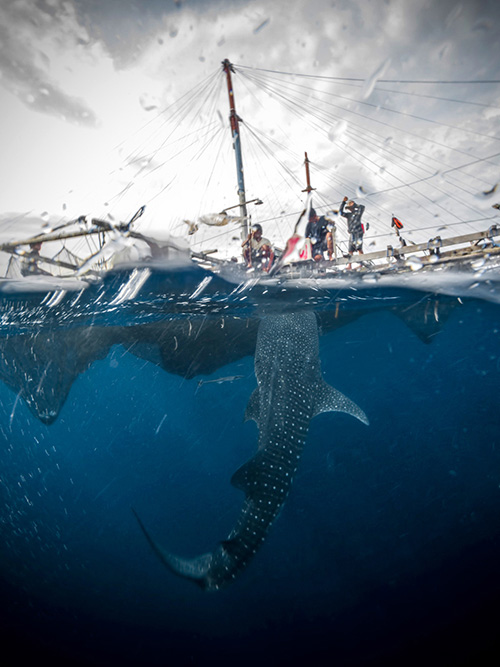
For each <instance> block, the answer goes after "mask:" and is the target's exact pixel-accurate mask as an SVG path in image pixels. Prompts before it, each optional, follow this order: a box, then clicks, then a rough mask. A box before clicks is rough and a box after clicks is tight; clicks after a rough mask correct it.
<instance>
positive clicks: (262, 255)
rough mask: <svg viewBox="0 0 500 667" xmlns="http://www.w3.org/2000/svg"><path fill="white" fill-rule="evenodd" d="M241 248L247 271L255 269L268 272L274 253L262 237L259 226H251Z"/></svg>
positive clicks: (267, 240)
mask: <svg viewBox="0 0 500 667" xmlns="http://www.w3.org/2000/svg"><path fill="white" fill-rule="evenodd" d="M241 246H242V248H243V258H244V259H245V262H246V263H247V267H248V268H249V269H250V268H252V267H256V268H261V269H262V270H263V271H269V269H270V268H271V266H272V264H273V260H274V252H273V248H272V245H271V242H270V241H269V239H266V238H264V237H263V236H262V227H261V225H259V224H255V225H252V228H251V230H250V233H249V234H248V236H247V238H246V239H245V241H243V243H242V244H241Z"/></svg>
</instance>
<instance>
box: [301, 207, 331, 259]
mask: <svg viewBox="0 0 500 667" xmlns="http://www.w3.org/2000/svg"><path fill="white" fill-rule="evenodd" d="M330 224H331V223H328V222H327V221H326V219H325V217H324V216H321V217H318V215H317V213H316V211H315V210H314V209H313V208H311V210H310V211H309V222H308V223H307V227H306V238H308V239H311V247H312V256H313V258H314V260H315V261H316V262H319V261H321V260H322V259H324V255H323V253H324V252H325V251H328V259H332V254H333V234H332V232H331V231H330V230H329V229H328V227H329V225H330Z"/></svg>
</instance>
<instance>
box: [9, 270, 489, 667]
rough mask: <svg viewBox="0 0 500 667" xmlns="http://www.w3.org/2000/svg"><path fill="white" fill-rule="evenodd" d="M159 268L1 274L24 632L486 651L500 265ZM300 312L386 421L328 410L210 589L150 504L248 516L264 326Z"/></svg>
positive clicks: (429, 653)
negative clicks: (254, 399) (247, 470)
mask: <svg viewBox="0 0 500 667" xmlns="http://www.w3.org/2000/svg"><path fill="white" fill-rule="evenodd" d="M147 271H148V273H147V274H146V275H144V274H143V275H142V278H144V281H142V280H140V281H137V273H136V274H134V272H123V273H116V274H110V276H109V277H108V278H107V279H106V280H105V281H104V282H103V283H98V284H96V285H92V286H90V287H89V288H88V289H86V290H85V291H83V292H68V293H62V292H61V293H58V294H55V295H54V294H52V295H49V297H47V296H46V295H44V294H43V293H40V294H38V293H36V294H35V293H32V294H27V293H19V292H16V293H4V294H3V295H2V303H1V312H0V315H1V318H2V319H1V322H2V324H1V330H0V332H1V336H0V354H1V363H0V378H1V379H2V381H3V382H2V383H1V384H0V441H1V444H0V529H1V535H2V549H1V552H0V590H1V593H2V617H1V621H2V635H3V636H2V639H3V646H4V647H5V650H7V649H10V650H13V651H14V652H15V655H16V657H17V658H18V659H22V658H31V659H41V658H50V659H51V660H52V662H53V664H61V665H62V664H64V665H69V664H71V665H78V664H81V665H129V664H130V665H133V664H134V665H135V664H148V665H167V664H168V665H170V664H174V665H184V664H185V665H190V664H193V665H198V664H210V663H211V662H212V661H213V662H215V661H217V662H222V663H224V662H229V661H231V662H234V663H236V664H241V665H247V664H254V663H255V662H258V663H259V664H264V665H267V664H269V665H281V664H287V663H289V662H290V661H291V660H292V659H294V660H301V661H306V660H307V661H308V663H309V664H315V665H316V664H317V665H321V664H331V663H332V662H335V663H336V664H339V665H358V664H403V663H404V664H422V663H423V662H425V663H427V664H468V663H472V662H474V664H487V658H486V655H487V653H488V650H489V649H491V648H492V647H494V646H495V645H496V644H497V641H498V640H497V626H498V620H499V613H498V602H499V600H500V577H499V575H498V571H497V565H498V559H499V556H500V513H499V511H498V508H499V502H500V436H499V421H500V418H499V415H498V388H499V380H500V357H499V345H498V343H499V337H500V317H499V315H500V311H499V306H498V304H497V303H496V300H497V296H498V292H497V291H496V288H495V286H494V281H492V280H491V279H489V280H488V281H487V282H488V287H487V289H486V290H485V291H483V292H480V294H481V295H482V296H484V294H485V293H487V294H489V298H488V299H485V298H478V297H477V293H478V290H477V283H476V282H474V280H475V278H474V279H473V280H469V281H468V286H469V287H468V288H467V289H466V288H461V289H458V288H455V289H453V290H452V289H450V288H449V286H448V287H447V289H446V290H443V289H440V278H439V276H438V278H437V279H436V284H435V289H434V290H433V289H430V288H429V287H428V286H426V288H425V289H420V290H419V289H410V288H408V287H407V286H405V285H404V284H401V285H399V284H397V283H393V284H371V283H370V284H368V283H367V284H366V285H363V284H359V283H357V284H354V283H349V282H347V281H346V282H345V284H343V285H340V286H339V285H338V284H331V285H329V284H327V283H325V284H322V283H321V281H313V282H312V283H307V282H304V283H301V284H300V285H297V284H295V285H293V286H292V285H290V284H288V283H286V281H285V282H280V281H274V282H272V281H271V283H270V284H266V283H260V282H258V281H253V282H246V283H245V282H238V281H236V282H233V283H231V282H230V281H227V280H225V279H223V278H220V277H217V276H211V275H210V274H208V273H206V272H203V271H202V270H201V269H188V270H177V271H168V270H163V271H156V272H155V271H153V272H150V271H149V269H148V270H147ZM490 278H491V276H490ZM422 283H424V281H423V280H422ZM139 284H140V287H138V288H137V289H135V288H134V289H130V290H128V291H127V289H125V288H124V287H126V286H127V285H128V286H129V287H133V286H134V285H135V286H136V287H137V285H139ZM492 285H493V288H492V287H491V286H492ZM443 291H446V292H448V293H447V294H443V293H438V292H443ZM473 296H474V298H473ZM295 309H297V310H302V309H312V310H314V311H315V312H316V315H317V319H318V326H319V333H320V338H319V341H320V359H321V367H322V372H323V376H324V378H325V380H326V381H327V382H328V383H329V384H331V385H332V386H334V387H335V388H337V389H338V390H340V391H342V392H343V393H345V394H346V395H347V396H348V397H350V398H351V399H352V400H353V401H355V402H356V403H357V404H358V405H359V406H360V407H361V408H362V409H363V410H364V411H365V413H366V414H367V416H368V417H369V420H370V425H369V426H365V425H364V424H362V423H361V422H359V421H357V420H355V419H353V418H352V417H350V416H349V415H346V414H342V413H332V412H329V413H324V414H321V415H318V416H317V417H315V418H314V419H313V420H312V421H311V424H310V429H309V435H308V439H307V444H306V446H305V449H304V452H303V455H302V458H301V461H300V465H299V468H298V471H297V473H296V476H295V479H294V482H293V486H292V491H291V493H290V495H289V496H288V498H287V500H286V502H285V504H284V506H283V509H282V511H281V513H280V515H279V517H278V519H277V520H276V522H275V523H274V524H273V526H272V528H271V530H270V533H269V535H268V538H267V539H266V541H265V542H264V544H263V545H262V547H261V549H260V550H259V551H258V552H257V553H256V555H255V557H254V558H253V559H252V560H251V562H250V563H249V564H248V567H247V568H246V569H245V570H244V571H243V572H242V573H241V574H240V575H239V576H238V577H237V579H236V580H235V581H234V582H233V583H231V584H230V585H228V586H227V587H226V588H224V589H223V590H221V591H218V592H215V593H205V592H203V591H201V590H200V589H199V588H198V587H197V586H196V585H195V584H193V583H192V582H190V581H187V580H185V579H182V578H179V577H176V576H175V575H173V574H172V573H171V572H169V571H168V570H167V569H166V568H165V567H164V565H163V564H162V563H161V562H160V560H159V559H158V558H157V557H156V556H155V554H154V553H153V551H152V549H151V547H150V545H149V544H148V543H147V541H146V540H145V539H144V535H143V534H142V532H141V530H140V528H139V526H138V524H137V522H136V520H135V518H134V516H133V513H132V511H131V508H134V509H135V510H136V511H137V512H138V513H139V515H140V516H141V518H142V519H143V520H144V522H145V524H147V526H148V529H149V530H150V531H151V533H152V534H153V535H154V536H155V539H157V540H158V542H159V543H160V544H162V545H164V546H165V547H166V548H168V549H169V550H171V551H172V552H174V553H177V554H182V555H186V556H194V555H197V554H201V553H205V552H207V551H211V550H212V549H214V548H215V547H216V546H217V544H218V543H219V542H220V541H221V540H223V539H224V538H226V537H227V535H228V533H229V532H230V530H231V528H232V527H233V526H234V524H235V522H236V520H237V517H238V515H239V511H240V508H241V506H242V502H243V494H242V492H241V491H240V490H238V489H236V488H234V487H233V486H232V485H231V483H230V480H231V477H232V475H233V473H234V472H235V470H237V469H238V468H239V467H240V466H241V465H242V464H243V463H245V461H247V460H248V459H250V458H251V457H252V456H253V455H254V454H255V450H256V443H257V436H258V433H257V428H256V426H255V424H254V423H253V422H246V423H244V422H243V415H244V413H245V408H246V405H247V402H248V400H249V397H250V395H251V393H252V391H253V389H254V388H255V385H256V381H255V375H254V358H253V355H254V352H255V345H256V337H257V332H258V327H259V323H260V321H261V319H262V318H263V317H266V316H267V315H269V314H279V313H281V312H290V311H294V310H295ZM233 376H234V379H231V378H232V377H233ZM240 376H241V377H240ZM220 378H226V380H223V381H220V382H211V381H210V380H216V379H220ZM227 378H229V379H227ZM200 380H202V382H201V383H200Z"/></svg>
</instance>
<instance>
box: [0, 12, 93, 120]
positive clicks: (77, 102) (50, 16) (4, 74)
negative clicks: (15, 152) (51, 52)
mask: <svg viewBox="0 0 500 667" xmlns="http://www.w3.org/2000/svg"><path fill="white" fill-rule="evenodd" d="M58 22H59V19H58V18H57V17H56V15H54V7H53V6H48V5H45V3H40V4H39V5H37V7H36V10H35V9H34V8H33V6H32V7H29V6H27V5H26V4H23V3H13V2H6V3H5V4H4V5H3V7H2V9H1V13H0V83H1V85H3V86H4V88H6V89H7V90H9V91H10V92H11V93H13V94H14V95H16V97H18V98H19V100H20V101H21V102H22V103H23V104H24V105H26V106H27V107H29V108H30V109H33V110H34V111H38V112H40V113H45V114H49V115H53V116H56V117H58V118H63V119H65V120H67V121H69V122H71V123H75V124H78V125H84V126H90V127H93V126H95V125H96V124H97V118H96V116H95V114H94V112H93V111H92V109H90V107H89V106H88V105H87V104H86V103H85V102H84V101H83V100H81V99H79V98H77V97H75V96H72V95H68V94H67V93H66V92H65V91H64V90H63V89H62V88H61V87H60V86H59V85H58V84H57V83H56V82H55V81H54V80H53V79H52V77H51V76H50V73H49V70H50V59H49V57H48V56H47V55H46V54H45V53H43V52H41V51H37V50H36V49H34V48H33V47H32V46H31V44H30V42H29V39H27V38H26V26H29V28H30V30H31V31H33V30H35V31H37V32H39V33H41V34H43V33H44V32H45V33H46V34H47V35H50V33H51V31H54V33H55V32H56V30H57V31H58V30H60V27H61V26H60V25H58Z"/></svg>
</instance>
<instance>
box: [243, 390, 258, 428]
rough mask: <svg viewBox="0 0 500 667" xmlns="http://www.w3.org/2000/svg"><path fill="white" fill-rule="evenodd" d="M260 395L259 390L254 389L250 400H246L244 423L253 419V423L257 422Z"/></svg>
mask: <svg viewBox="0 0 500 667" xmlns="http://www.w3.org/2000/svg"><path fill="white" fill-rule="evenodd" d="M259 406H260V395H259V388H258V387H256V388H255V389H254V390H253V392H252V395H251V396H250V398H249V399H248V403H247V407H246V410H245V417H244V421H248V420H249V419H253V420H254V421H259V410H260V407H259Z"/></svg>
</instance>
